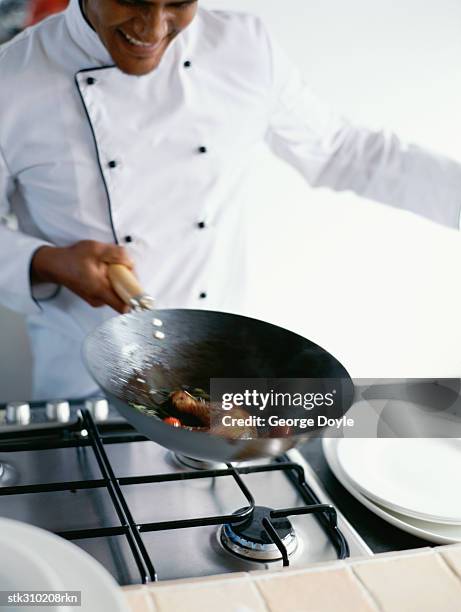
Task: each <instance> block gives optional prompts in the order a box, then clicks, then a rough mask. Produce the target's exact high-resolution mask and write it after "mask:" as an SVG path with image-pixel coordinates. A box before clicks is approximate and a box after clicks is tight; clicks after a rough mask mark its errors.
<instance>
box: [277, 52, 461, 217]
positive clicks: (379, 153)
mask: <svg viewBox="0 0 461 612" xmlns="http://www.w3.org/2000/svg"><path fill="white" fill-rule="evenodd" d="M270 44H271V52H272V57H273V64H272V65H273V90H272V96H273V98H272V100H271V112H270V119H269V130H268V133H267V141H268V143H269V145H270V146H271V148H272V150H273V151H274V152H275V153H276V154H277V155H278V156H280V157H281V158H283V159H284V160H286V161H287V162H289V163H290V164H291V165H292V166H294V167H295V168H296V169H298V170H299V171H300V172H301V173H302V174H303V176H304V177H305V178H306V180H307V181H308V183H309V184H310V185H311V186H313V187H330V188H331V189H334V190H336V191H344V190H350V191H353V192H355V193H356V194H358V195H360V196H364V197H366V198H370V199H372V200H375V201H377V202H381V203H384V204H390V205H392V206H395V207H398V208H401V209H404V210H408V211H412V212H414V213H417V214H419V215H422V216H424V217H427V218H429V219H432V220H433V221H436V222H437V223H440V224H443V225H446V226H448V227H452V228H457V229H459V227H460V213H461V164H459V163H457V162H455V161H453V160H450V159H448V158H446V157H443V156H442V155H437V154H435V153H431V152H429V151H426V150H424V149H422V148H420V147H418V146H415V145H410V144H406V143H403V142H401V140H400V139H399V138H398V137H397V136H396V135H395V134H393V133H391V132H388V131H372V130H369V129H366V128H363V127H360V126H357V125H353V124H352V123H351V122H349V121H347V120H345V119H344V118H342V117H341V116H339V115H337V114H336V113H334V112H332V111H331V110H330V109H328V107H326V105H324V104H322V103H321V102H320V101H319V100H317V99H316V98H315V96H313V95H312V93H311V92H310V91H309V90H308V88H307V87H306V85H305V83H304V82H303V79H302V78H301V76H300V75H299V73H298V71H297V70H296V69H295V68H294V67H293V66H292V64H291V62H290V61H289V60H288V59H287V58H286V56H285V55H284V53H283V51H281V50H280V48H279V47H278V46H277V45H276V43H272V42H271V43H270Z"/></svg>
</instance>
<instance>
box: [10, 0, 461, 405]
mask: <svg viewBox="0 0 461 612" xmlns="http://www.w3.org/2000/svg"><path fill="white" fill-rule="evenodd" d="M0 79H1V87H0V216H3V217H4V218H8V215H9V214H10V213H13V214H14V216H15V218H17V220H18V225H19V228H14V227H10V226H8V224H7V223H4V224H3V225H0V249H1V258H2V265H1V267H0V300H1V302H2V303H3V304H4V305H6V306H7V307H9V308H11V309H13V310H16V311H18V312H21V313H24V314H25V315H27V322H28V330H29V333H30V337H31V344H32V351H33V357H34V380H33V382H34V399H46V398H52V397H66V398H67V397H84V396H88V395H90V394H92V393H93V392H95V385H94V383H93V381H92V379H91V378H90V377H89V375H88V374H87V372H86V370H85V368H84V365H83V364H82V361H81V357H80V352H81V345H82V341H83V339H84V337H85V335H86V334H87V333H88V332H90V331H91V330H92V329H94V327H95V326H96V325H97V324H98V323H99V322H101V321H103V320H104V319H106V318H107V317H110V316H112V315H114V314H115V311H117V312H120V313H122V312H125V311H126V307H125V306H124V304H123V303H122V302H121V301H120V299H119V298H118V297H117V296H116V295H115V293H114V291H113V290H112V288H111V286H110V284H109V281H108V279H107V266H108V264H110V263H122V264H124V265H126V266H128V267H130V268H131V269H133V270H135V271H136V274H137V275H138V277H139V279H140V281H141V283H142V284H143V285H144V287H145V289H146V290H147V292H148V293H150V294H151V295H154V296H156V297H157V299H158V302H157V304H158V306H159V307H185V308H207V309H215V310H224V311H233V312H239V311H240V312H241V311H242V310H243V309H244V307H245V294H246V289H245V257H246V254H245V240H244V233H243V228H244V225H245V224H244V222H243V219H244V214H245V210H246V207H247V206H249V205H250V203H249V202H248V201H247V200H246V199H245V183H246V180H245V179H246V178H247V174H248V172H249V168H250V167H251V166H250V162H251V159H252V156H253V155H254V152H255V149H256V148H257V147H258V145H260V143H261V142H262V141H265V142H267V143H268V145H269V146H270V148H271V149H272V151H273V152H274V153H275V154H276V155H278V156H279V157H281V158H282V159H284V160H285V161H287V162H288V163H289V164H291V165H292V166H294V167H295V168H296V169H297V170H299V172H300V173H301V174H302V175H303V176H304V177H305V179H306V181H307V182H308V184H309V185H311V186H314V187H317V186H326V187H330V188H332V189H334V190H338V191H340V190H352V191H354V192H355V193H357V194H359V195H362V196H365V197H367V198H372V199H375V200H376V201H379V202H383V203H388V204H391V205H393V206H397V207H400V208H402V209H405V210H410V211H413V212H415V213H419V214H421V215H424V216H426V217H428V218H430V219H432V220H434V221H436V222H439V223H442V224H445V225H447V226H450V227H454V228H458V227H459V221H460V212H461V211H460V209H461V167H460V165H458V164H457V163H455V162H453V161H451V160H449V159H445V158H443V157H440V156H436V155H433V154H431V153H428V152H426V151H423V150H421V149H419V148H418V147H416V146H410V145H406V144H402V143H401V142H400V141H399V139H398V138H397V137H396V136H395V135H393V134H390V133H383V132H372V131H369V130H366V129H363V128H361V127H357V126H354V125H352V124H351V123H350V122H348V121H347V120H345V119H344V118H342V117H340V116H337V115H336V114H334V113H333V112H331V111H330V110H329V109H328V108H326V107H325V106H324V105H323V104H321V103H320V102H319V101H318V100H317V99H316V98H315V97H314V96H313V95H312V93H311V92H310V91H309V88H308V87H307V86H306V85H305V83H304V82H303V79H302V78H301V77H300V75H299V73H298V71H297V70H296V68H295V67H294V66H293V65H292V64H291V63H290V62H289V60H288V59H287V57H286V56H285V55H284V53H283V51H282V50H281V49H280V48H279V47H278V46H277V45H276V44H275V43H274V42H273V40H272V39H271V38H270V36H269V35H268V33H267V31H266V29H265V27H264V25H263V24H262V23H261V21H260V20H259V19H258V18H256V17H253V16H250V15H244V14H240V13H238V14H237V13H232V12H224V11H208V10H205V9H203V8H201V7H200V8H199V6H198V3H197V2H196V1H194V0H81V2H79V0H71V3H70V5H69V7H68V9H67V10H66V11H65V12H64V13H60V14H58V15H55V16H53V17H51V18H49V19H47V20H46V21H44V22H42V23H40V24H38V25H37V26H34V27H32V28H29V29H27V30H26V31H24V32H23V33H22V34H20V35H19V36H18V37H16V38H15V39H13V40H12V41H11V42H9V43H8V44H6V45H4V46H3V47H1V48H0Z"/></svg>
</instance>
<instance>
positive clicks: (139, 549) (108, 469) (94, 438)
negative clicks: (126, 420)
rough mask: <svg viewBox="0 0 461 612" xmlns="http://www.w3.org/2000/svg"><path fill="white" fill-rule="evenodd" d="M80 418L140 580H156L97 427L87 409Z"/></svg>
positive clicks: (153, 569) (145, 581) (145, 582)
mask: <svg viewBox="0 0 461 612" xmlns="http://www.w3.org/2000/svg"><path fill="white" fill-rule="evenodd" d="M82 419H83V424H84V425H85V427H86V429H87V430H88V432H89V433H90V434H91V443H92V446H93V450H94V453H95V455H96V460H97V462H98V465H99V469H100V470H101V472H102V475H103V476H104V477H105V478H106V479H107V481H108V482H107V488H108V490H109V494H110V496H111V499H112V502H113V504H114V507H115V510H116V512H117V514H118V517H119V520H120V522H121V524H122V525H123V526H128V529H127V531H126V534H125V535H126V538H127V540H128V544H129V546H130V548H131V552H132V553H133V556H134V558H135V561H136V565H137V567H138V570H139V572H140V574H141V580H142V582H143V583H144V584H147V583H148V582H149V581H152V582H155V581H156V580H157V573H156V571H155V568H154V566H153V564H152V561H151V560H150V557H149V555H148V553H147V550H146V548H145V546H144V542H143V541H142V539H141V536H140V535H139V531H138V527H137V525H136V524H135V522H134V521H133V517H132V516H131V512H130V510H129V508H128V504H127V503H126V500H125V498H124V496H123V493H122V491H121V489H120V486H119V484H118V482H117V479H116V478H115V475H114V472H113V470H112V466H111V465H110V462H109V459H108V457H107V455H106V451H105V450H104V445H103V443H102V441H101V437H100V435H99V432H98V429H97V427H96V425H95V423H94V421H93V419H92V417H91V414H90V413H89V412H88V410H85V409H83V410H82Z"/></svg>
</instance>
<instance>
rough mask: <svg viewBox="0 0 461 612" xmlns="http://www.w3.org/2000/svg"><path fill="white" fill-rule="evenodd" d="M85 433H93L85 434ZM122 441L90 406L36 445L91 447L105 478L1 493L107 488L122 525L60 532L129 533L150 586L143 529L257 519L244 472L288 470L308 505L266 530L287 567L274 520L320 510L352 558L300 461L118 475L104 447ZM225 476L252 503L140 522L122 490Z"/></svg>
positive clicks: (341, 552) (79, 535)
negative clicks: (74, 422)
mask: <svg viewBox="0 0 461 612" xmlns="http://www.w3.org/2000/svg"><path fill="white" fill-rule="evenodd" d="M75 432H77V433H80V436H79V439H78V440H76V439H75V436H74V437H72V435H71V434H72V433H74V434H75ZM85 432H86V434H87V435H82V434H84V433H85ZM8 438H9V436H8ZM1 439H2V441H5V442H6V446H7V447H8V450H9V451H13V452H14V451H16V450H17V451H19V450H25V448H26V447H27V448H30V441H29V446H27V442H25V441H21V442H20V443H19V444H17V443H15V442H13V444H11V442H9V441H8V439H5V438H4V436H2V437H1ZM145 439H146V438H144V437H143V436H140V435H139V434H137V433H135V432H133V433H132V434H127V433H126V432H124V433H123V441H124V442H130V441H140V440H145ZM120 441H121V438H120V437H118V436H104V437H103V436H102V435H101V434H100V432H99V430H98V427H97V426H96V424H95V422H94V420H93V418H92V416H91V414H90V413H89V412H88V411H87V410H82V411H81V421H80V423H79V425H78V427H77V428H76V427H72V428H69V429H68V430H65V436H64V439H63V438H62V437H61V438H60V439H58V437H57V436H54V437H52V438H51V439H50V440H48V441H45V442H44V441H43V440H40V441H39V442H38V443H37V444H33V446H34V448H35V449H37V450H39V449H48V448H60V447H61V448H62V447H69V446H72V447H74V446H91V448H92V450H93V452H94V455H95V457H96V461H97V463H98V466H99V469H100V471H101V475H102V478H100V479H92V480H80V481H68V482H57V483H49V484H43V485H41V484H36V485H16V486H5V487H0V497H2V496H7V495H21V494H28V493H49V492H59V491H76V490H81V489H97V488H105V489H107V491H108V492H109V495H110V498H111V501H112V504H113V506H114V509H115V511H116V513H117V517H118V520H119V522H120V525H119V526H116V527H101V528H89V529H82V530H72V531H60V532H57V535H59V536H61V537H63V538H65V539H67V540H83V539H88V538H98V537H109V536H125V538H126V540H127V542H128V544H129V547H130V550H131V553H132V555H133V557H134V560H135V563H136V566H137V569H138V571H139V574H140V578H141V582H142V583H144V584H146V583H148V582H155V581H157V579H158V578H157V573H156V570H155V567H154V564H153V562H152V560H151V558H150V555H149V553H148V551H147V549H146V547H145V545H144V542H143V540H142V534H143V533H148V532H153V531H164V530H172V529H183V528H192V527H205V526H209V525H225V524H237V523H240V522H242V521H243V520H246V519H248V518H249V517H251V516H252V514H253V512H254V509H255V501H254V499H253V496H252V494H251V492H250V491H249V489H248V488H247V486H246V485H245V483H244V482H243V480H242V478H241V475H244V474H255V473H261V472H272V471H283V472H285V473H286V475H287V476H288V478H290V480H291V481H292V482H293V484H294V485H295V486H296V488H297V490H298V491H299V493H300V495H301V497H302V499H303V500H304V502H305V504H306V506H303V507H299V508H281V509H277V510H272V511H271V512H270V518H264V519H263V521H262V524H263V526H264V528H265V529H266V532H267V534H268V536H269V538H270V539H271V541H272V542H273V543H274V544H275V546H276V547H277V548H278V550H279V552H280V555H281V557H282V560H283V565H284V566H288V565H289V555H288V551H287V549H286V547H285V545H284V543H283V542H282V539H281V538H280V536H279V534H278V533H277V530H276V528H275V527H274V525H273V523H272V521H271V519H276V518H288V517H290V516H299V515H309V514H314V515H315V516H316V518H317V520H318V521H319V523H320V525H321V526H322V528H323V530H324V531H325V533H326V534H327V536H328V537H329V538H330V541H331V542H332V543H333V545H334V547H335V549H336V552H337V555H338V558H339V559H345V558H347V557H349V554H350V553H349V546H348V543H347V541H346V539H345V537H344V535H343V533H342V532H341V530H340V529H339V527H338V523H337V514H336V510H335V508H334V507H333V506H332V505H330V504H321V503H320V500H319V499H318V497H317V496H316V494H315V493H314V491H313V490H312V489H311V487H309V485H308V484H307V482H306V478H305V474H304V470H303V468H302V466H300V465H298V464H297V463H293V462H290V461H289V460H288V459H287V457H285V456H284V457H280V458H279V459H277V460H275V462H274V463H272V464H268V465H257V466H242V467H234V466H232V465H230V464H228V467H227V468H226V469H213V470H202V471H186V472H180V473H177V472H175V473H172V474H156V475H152V476H135V477H125V478H117V477H116V476H115V473H114V471H113V468H112V466H111V463H110V460H109V458H108V456H107V454H106V451H105V448H104V445H105V444H110V443H116V442H120ZM223 477H228V478H229V477H230V478H233V480H234V481H235V484H236V486H237V487H239V489H240V491H241V493H242V494H243V495H244V497H245V499H246V500H247V503H248V506H246V507H245V508H242V509H241V510H239V511H238V512H236V513H235V514H230V515H218V516H209V517H203V518H191V519H183V520H173V521H160V522H155V523H136V522H135V521H134V519H133V515H132V513H131V510H130V508H129V505H128V502H127V500H126V498H125V497H124V495H123V492H122V489H121V487H122V486H129V485H140V484H153V483H159V482H172V481H178V480H196V479H204V478H223Z"/></svg>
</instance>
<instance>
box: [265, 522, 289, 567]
mask: <svg viewBox="0 0 461 612" xmlns="http://www.w3.org/2000/svg"><path fill="white" fill-rule="evenodd" d="M271 514H272V513H271ZM262 523H263V527H264V529H265V530H266V531H267V533H268V534H269V537H270V538H271V540H272V541H273V542H274V544H275V545H276V546H277V548H278V549H279V551H280V554H281V555H282V561H283V567H288V566H289V565H290V561H289V559H288V551H287V549H286V546H285V544H284V543H283V542H282V540H281V539H280V536H279V534H278V533H277V530H276V529H275V527H274V525H273V524H272V523H271V522H270V521H269V519H267V518H263V521H262Z"/></svg>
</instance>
